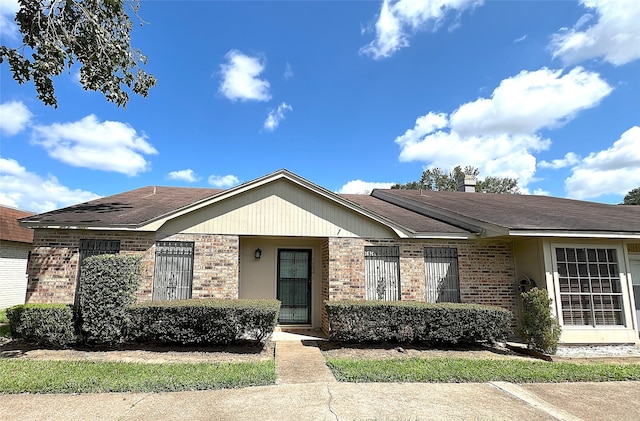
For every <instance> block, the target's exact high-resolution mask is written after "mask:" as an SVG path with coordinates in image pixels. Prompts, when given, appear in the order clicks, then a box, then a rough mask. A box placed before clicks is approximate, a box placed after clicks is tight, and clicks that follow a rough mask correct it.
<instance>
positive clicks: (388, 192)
mask: <svg viewBox="0 0 640 421" xmlns="http://www.w3.org/2000/svg"><path fill="white" fill-rule="evenodd" d="M372 195H373V196H376V197H380V198H383V197H387V198H389V197H391V198H393V197H396V198H402V199H405V200H409V201H411V202H412V203H414V204H417V205H418V206H422V207H423V208H424V209H425V210H428V209H437V210H442V211H446V212H447V213H450V214H453V215H458V216H462V217H466V218H472V219H474V220H476V221H481V222H485V223H489V224H494V225H497V226H500V227H504V228H508V229H512V230H558V231H603V232H634V233H640V206H624V205H606V204H602V203H595V202H585V201H580V200H571V199H561V198H558V197H550V196H533V195H512V194H490V193H463V192H432V191H422V192H420V191H418V190H392V189H376V190H374V191H373V193H372Z"/></svg>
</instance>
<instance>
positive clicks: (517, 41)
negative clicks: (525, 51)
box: [513, 35, 527, 44]
mask: <svg viewBox="0 0 640 421" xmlns="http://www.w3.org/2000/svg"><path fill="white" fill-rule="evenodd" d="M525 39H527V35H523V36H521V37H520V38H516V39H514V40H513V43H514V44H517V43H519V42H522V41H524V40H525Z"/></svg>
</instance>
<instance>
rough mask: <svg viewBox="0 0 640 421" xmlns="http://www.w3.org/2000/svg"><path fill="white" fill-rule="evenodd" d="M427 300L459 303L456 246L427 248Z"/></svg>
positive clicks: (425, 251)
mask: <svg viewBox="0 0 640 421" xmlns="http://www.w3.org/2000/svg"><path fill="white" fill-rule="evenodd" d="M424 265H425V274H426V288H425V290H426V301H427V302H428V303H442V302H450V303H459V302H460V284H459V279H458V251H457V250H456V249H454V248H433V247H429V248H425V249H424Z"/></svg>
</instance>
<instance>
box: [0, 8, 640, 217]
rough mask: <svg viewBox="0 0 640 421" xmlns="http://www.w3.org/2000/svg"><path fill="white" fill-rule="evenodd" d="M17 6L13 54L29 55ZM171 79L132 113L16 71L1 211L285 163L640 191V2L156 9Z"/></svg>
mask: <svg viewBox="0 0 640 421" xmlns="http://www.w3.org/2000/svg"><path fill="white" fill-rule="evenodd" d="M16 10H17V1H16V0H0V16H1V18H0V34H1V35H2V44H6V45H10V46H18V45H20V38H19V37H18V36H17V32H16V28H15V26H14V25H13V23H12V19H13V15H14V14H15V11H16ZM139 14H140V16H141V17H142V19H144V21H145V22H146V23H145V24H144V25H142V26H139V25H138V24H137V22H136V24H135V25H134V33H133V40H132V43H133V45H134V47H135V48H138V49H140V50H141V51H142V52H143V53H144V54H145V55H147V56H148V57H149V61H148V64H147V65H146V67H145V69H146V70H147V71H149V72H150V73H153V74H154V75H155V76H156V77H157V79H158V85H157V86H156V87H155V88H153V89H152V90H151V91H150V94H149V97H148V98H140V97H137V96H133V95H132V97H131V100H130V102H129V104H128V105H127V108H126V109H121V108H118V107H116V106H115V105H114V104H112V103H109V102H107V101H106V100H105V99H104V97H103V96H101V95H100V94H97V93H94V92H86V91H83V90H82V88H81V86H80V85H79V82H78V76H77V69H76V68H73V69H72V70H71V71H70V72H69V73H65V74H63V75H62V76H60V77H58V78H57V79H56V81H55V83H56V92H57V97H58V108H57V109H54V108H51V107H47V106H44V105H42V104H41V103H40V102H39V101H38V100H37V98H36V96H35V90H34V88H33V85H32V84H26V85H22V86H19V85H17V84H16V83H15V82H14V81H13V80H12V78H11V74H10V72H9V71H8V67H7V65H6V63H4V64H2V65H0V66H1V67H0V68H1V69H2V70H1V71H2V73H1V75H0V81H1V91H0V136H1V144H0V147H1V149H0V156H1V157H0V204H5V205H9V206H14V207H19V208H21V209H26V210H31V211H36V212H40V211H47V210H51V209H54V208H58V207H62V206H67V205H70V204H73V203H78V202H83V201H86V200H90V199H92V198H95V197H98V196H106V195H110V194H115V193H119V192H122V191H125V190H130V189H134V188H137V187H141V186H146V185H173V186H191V187H223V188H226V187H232V186H234V185H237V184H239V183H242V182H245V181H249V180H252V179H254V178H257V177H260V176H262V175H265V174H268V173H271V172H273V171H276V170H278V169H281V168H287V169H289V170H290V171H293V172H295V173H297V174H299V175H301V176H302V177H305V178H307V179H308V180H310V181H312V182H314V183H316V184H319V185H321V186H323V187H325V188H327V189H329V190H332V191H335V192H345V193H364V192H367V191H370V190H371V189H372V188H374V187H388V186H390V185H391V184H392V183H404V182H407V181H413V180H417V179H418V178H419V177H420V175H421V173H422V171H423V169H425V168H430V167H441V168H444V169H452V168H453V167H454V166H456V165H462V166H465V165H474V166H477V167H478V168H479V169H480V172H481V176H487V175H496V176H509V177H517V178H518V180H519V184H520V186H521V187H522V188H523V190H524V191H525V192H527V193H529V194H549V195H553V196H559V197H571V198H577V199H584V200H593V201H599V202H604V203H620V202H621V201H622V198H623V196H624V195H625V194H626V193H627V192H628V191H629V190H631V189H633V188H636V187H639V186H640V127H639V126H640V121H639V120H640V25H638V22H640V2H637V1H625V0H610V1H598V2H595V1H583V2H570V1H544V2H517V1H500V2H498V1H481V0H437V1H427V0H421V1H420V0H401V1H392V0H389V1H349V2H347V1H344V2H343V1H312V2H303V1H277V2H275V1H273V2H271V1H262V2H248V1H238V2H231V1H196V2H188V1H180V2H178V1H145V2H142V4H141V7H140V12H139Z"/></svg>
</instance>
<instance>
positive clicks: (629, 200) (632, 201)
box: [622, 187, 640, 205]
mask: <svg viewBox="0 0 640 421" xmlns="http://www.w3.org/2000/svg"><path fill="white" fill-rule="evenodd" d="M622 204H623V205H640V187H636V188H635V189H633V190H631V191H629V193H627V195H626V196H625V197H624V201H623V202H622Z"/></svg>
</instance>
